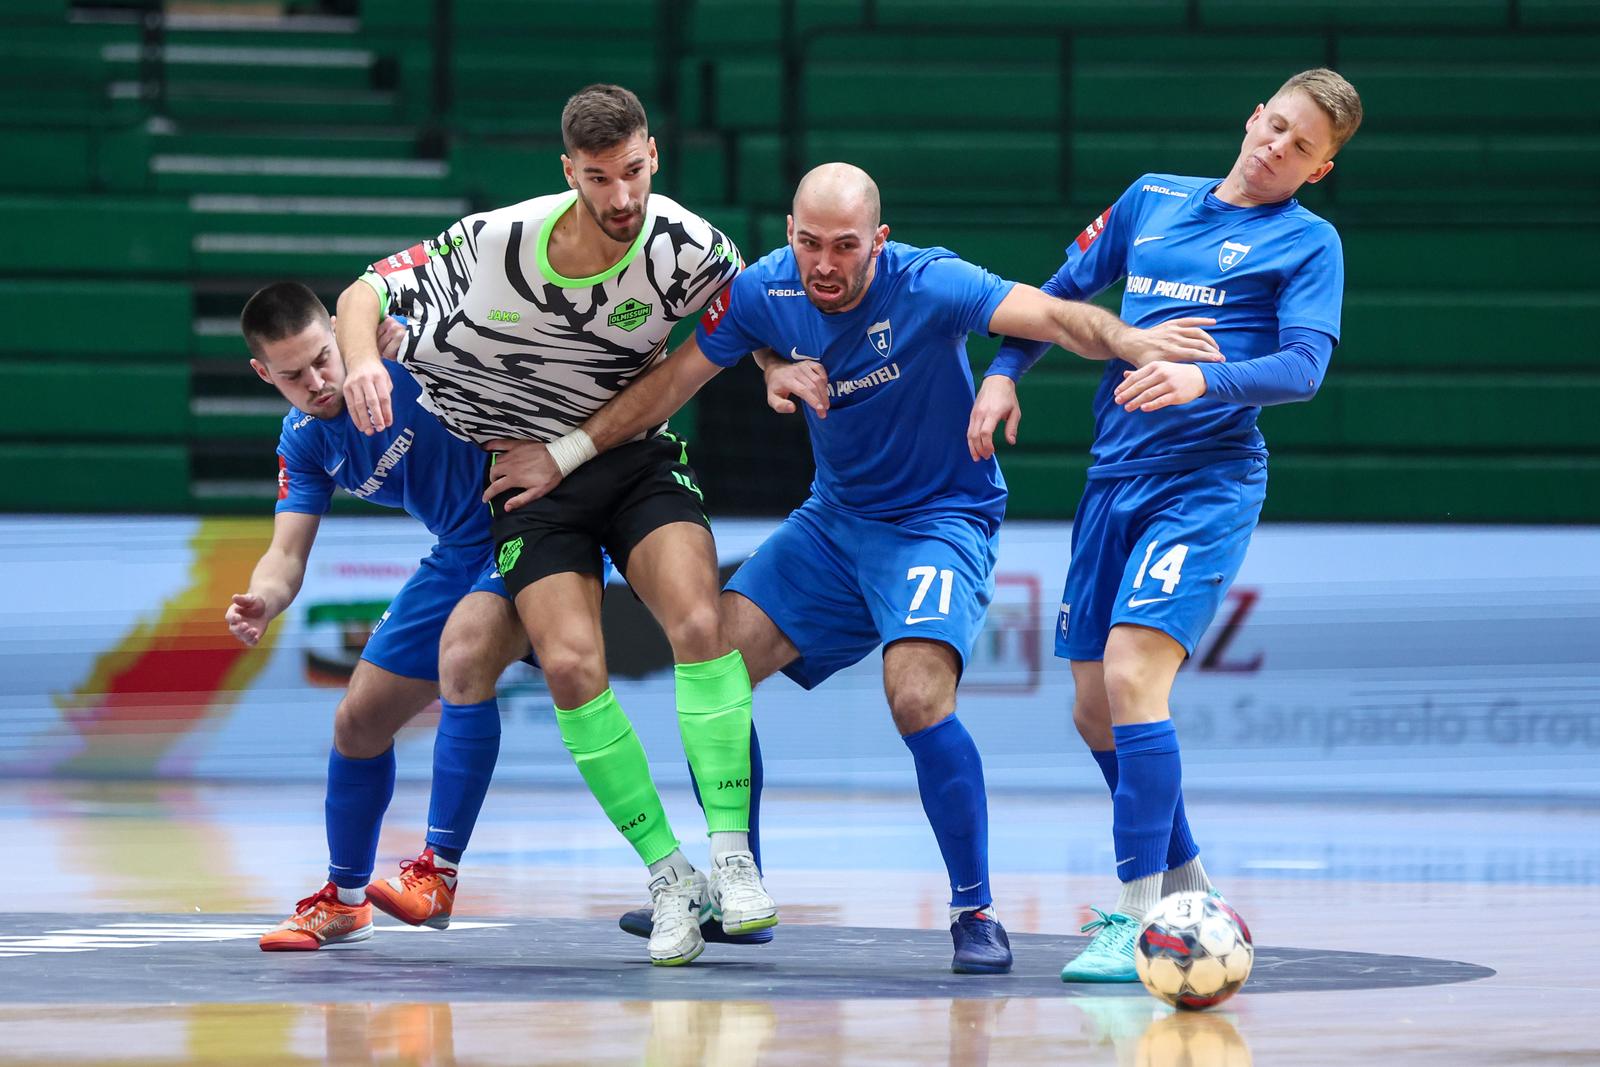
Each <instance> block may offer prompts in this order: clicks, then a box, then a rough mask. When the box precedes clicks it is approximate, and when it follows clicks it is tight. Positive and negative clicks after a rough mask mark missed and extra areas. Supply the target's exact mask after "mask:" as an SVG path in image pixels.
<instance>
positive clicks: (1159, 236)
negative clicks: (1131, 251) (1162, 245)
mask: <svg viewBox="0 0 1600 1067" xmlns="http://www.w3.org/2000/svg"><path fill="white" fill-rule="evenodd" d="M1166 236H1167V235H1166V234H1164V233H1158V234H1156V235H1155V236H1154V237H1135V238H1134V239H1133V247H1135V248H1138V247H1139V246H1140V245H1142V244H1144V243H1145V242H1146V241H1160V240H1162V239H1164V238H1165V237H1166Z"/></svg>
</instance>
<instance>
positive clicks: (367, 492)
mask: <svg viewBox="0 0 1600 1067" xmlns="http://www.w3.org/2000/svg"><path fill="white" fill-rule="evenodd" d="M383 366H384V369H385V370H387V371H388V372H389V379H390V381H391V382H393V383H394V389H393V391H392V392H391V394H390V397H389V402H390V404H391V405H392V410H393V412H394V421H393V423H392V424H391V425H390V426H389V428H388V429H386V430H384V431H382V432H381V433H377V434H374V435H372V436H371V437H368V436H367V435H366V434H364V433H362V432H361V431H360V430H358V429H356V425H355V423H354V422H353V421H351V418H350V413H349V412H348V411H345V412H341V413H340V415H339V417H338V418H334V419H319V418H317V417H316V416H315V415H306V414H303V413H302V412H300V411H290V412H289V414H287V415H285V416H284V418H283V431H282V433H281V434H280V435H279V437H278V505H277V508H276V510H277V511H295V512H301V513H303V514H307V515H325V514H327V511H328V508H329V506H330V505H331V502H332V499H333V491H334V488H335V487H340V488H343V489H345V490H347V491H348V492H349V493H350V494H351V495H352V496H358V497H361V498H362V499H363V500H370V501H371V502H372V503H374V504H380V505H382V506H383V507H388V508H400V509H402V510H403V511H405V512H406V514H408V515H410V516H411V517H412V518H414V519H416V520H417V521H418V522H420V523H422V525H424V526H426V527H427V528H428V532H429V533H431V534H433V535H434V537H436V538H438V540H439V543H440V544H441V545H448V546H455V545H461V546H466V545H480V544H481V545H484V546H486V545H487V543H488V541H489V509H488V508H487V507H485V506H484V504H483V502H482V501H481V500H480V499H479V496H480V494H481V493H482V491H483V469H484V454H483V450H482V449H480V448H478V447H477V446H476V445H472V444H468V443H467V442H466V441H463V440H461V439H460V438H459V437H456V436H454V435H453V434H451V433H450V432H449V431H448V430H446V429H445V428H444V424H443V423H441V422H440V421H439V420H438V419H437V418H435V417H434V416H433V414H432V413H431V412H429V411H427V410H426V409H425V408H423V407H422V406H421V404H419V403H418V401H417V398H418V397H419V396H420V395H421V392H422V389H421V387H420V386H419V385H418V384H417V381H416V379H415V378H413V377H412V376H411V373H410V372H409V371H407V370H406V369H405V368H403V367H401V366H400V365H399V364H398V363H392V362H389V361H387V360H386V361H384V364H383ZM484 551H485V552H487V547H485V548H484ZM486 558H487V557H486Z"/></svg>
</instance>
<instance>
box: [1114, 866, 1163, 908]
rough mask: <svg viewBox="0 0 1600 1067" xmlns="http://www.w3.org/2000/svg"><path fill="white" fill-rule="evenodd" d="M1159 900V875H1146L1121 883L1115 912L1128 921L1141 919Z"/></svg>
mask: <svg viewBox="0 0 1600 1067" xmlns="http://www.w3.org/2000/svg"><path fill="white" fill-rule="evenodd" d="M1160 900H1161V875H1160V874H1147V875H1145V876H1144V877H1143V878H1135V879H1134V880H1133V881H1131V882H1123V883H1122V892H1121V894H1119V895H1118V896H1117V910H1118V911H1120V912H1122V914H1124V915H1126V916H1127V917H1128V918H1130V919H1143V918H1144V917H1145V916H1146V915H1147V914H1149V912H1150V909H1151V908H1154V907H1155V906H1156V904H1157V903H1159V902H1160Z"/></svg>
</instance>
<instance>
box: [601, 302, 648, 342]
mask: <svg viewBox="0 0 1600 1067" xmlns="http://www.w3.org/2000/svg"><path fill="white" fill-rule="evenodd" d="M651 307H652V306H651V305H650V304H646V303H643V302H641V301H638V300H635V299H634V298H633V297H631V296H630V297H628V299H626V300H624V301H623V302H622V303H620V304H618V305H617V310H615V311H613V312H612V313H611V317H610V318H609V319H607V320H606V321H607V322H609V323H610V324H611V325H613V326H615V327H616V328H617V329H619V330H626V331H627V332H628V333H632V332H633V331H634V330H637V329H638V328H639V327H641V326H643V325H644V324H645V320H646V319H648V318H649V317H650V311H651Z"/></svg>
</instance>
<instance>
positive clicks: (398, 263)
mask: <svg viewBox="0 0 1600 1067" xmlns="http://www.w3.org/2000/svg"><path fill="white" fill-rule="evenodd" d="M426 262H428V246H427V245H425V244H414V245H412V246H411V247H410V248H408V249H406V250H405V251H404V252H396V253H395V254H394V255H392V256H390V257H389V258H387V259H380V260H378V262H376V263H374V264H373V265H372V270H373V273H375V274H378V275H379V276H387V275H390V274H393V273H395V272H396V271H402V270H413V269H415V268H417V267H420V266H422V265H423V264H424V263H426Z"/></svg>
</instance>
